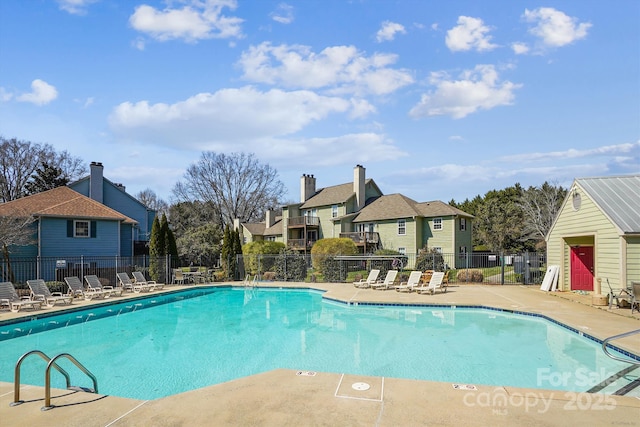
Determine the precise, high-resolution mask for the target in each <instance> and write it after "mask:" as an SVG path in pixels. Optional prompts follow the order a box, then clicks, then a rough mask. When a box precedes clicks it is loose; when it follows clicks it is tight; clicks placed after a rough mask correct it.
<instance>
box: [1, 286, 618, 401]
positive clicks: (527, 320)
mask: <svg viewBox="0 0 640 427" xmlns="http://www.w3.org/2000/svg"><path fill="white" fill-rule="evenodd" d="M0 340H1V341H0V347H1V349H2V351H0V381H7V382H12V381H13V367H14V365H15V363H16V361H17V360H18V358H19V357H20V356H21V355H22V354H24V353H26V352H27V351H29V350H33V349H38V350H41V351H43V352H45V353H46V354H48V355H49V356H50V357H52V356H54V355H56V354H59V353H63V352H65V353H70V354H72V355H73V356H75V357H76V358H77V359H78V360H79V361H80V362H81V363H82V364H83V365H85V366H86V367H87V368H88V369H89V370H90V371H92V372H93V373H94V374H95V375H96V377H97V378H98V385H99V391H100V393H102V394H110V395H115V396H122V397H130V398H136V399H155V398H159V397H163V396H167V395H171V394H176V393H180V392H184V391H187V390H192V389H196V388H200V387H204V386H207V385H211V384H216V383H221V382H224V381H228V380H232V379H235V378H239V377H243V376H247V375H253V374H256V373H260V372H266V371H269V370H272V369H276V368H288V369H295V370H310V371H322V372H338V373H343V372H344V373H352V374H363V375H374V376H385V377H398V378H410V379H420V380H433V381H447V382H455V383H472V384H487V385H511V386H516V387H531V388H545V389H559V390H572V391H586V390H588V389H589V388H591V386H593V385H595V384H596V383H597V382H599V381H601V380H603V379H605V378H606V376H608V375H610V374H613V373H615V372H619V371H620V370H621V369H623V368H625V367H627V365H625V364H621V363H618V362H616V361H614V360H611V359H609V358H607V357H606V356H605V355H604V353H603V352H602V350H601V349H600V346H599V345H598V344H597V343H595V342H593V341H591V340H589V339H587V338H585V337H583V336H580V335H578V334H575V333H572V332H570V331H568V330H566V329H565V328H563V327H561V326H558V325H556V324H554V323H552V322H549V321H546V320H544V319H541V318H536V317H530V316H521V315H515V314H511V313H507V312H501V311H495V310H486V309H460V308H458V309H455V308H428V307H391V306H362V305H360V306H353V305H351V306H348V305H345V304H339V303H335V302H331V301H327V300H323V299H322V294H321V293H320V292H316V291H305V290H277V289H251V290H244V289H234V288H209V289H206V288H204V289H203V288H199V289H197V290H187V291H183V292H179V293H174V294H171V295H167V296H151V297H149V298H146V299H144V300H138V301H129V302H123V303H118V304H114V305H109V306H107V307H101V308H99V307H94V308H92V309H90V310H84V311H78V312H73V313H70V314H65V315H59V316H54V317H46V318H41V319H37V320H33V321H30V322H23V323H18V324H12V325H6V326H0ZM60 364H61V365H62V366H63V367H64V368H65V369H66V370H67V371H68V372H70V373H71V374H72V384H74V385H81V386H87V387H89V386H91V381H90V380H89V379H88V378H86V377H84V376H83V375H82V374H81V373H80V372H79V371H77V369H75V368H73V367H72V365H71V364H69V363H67V362H66V361H64V360H63V361H62V362H61V363H60ZM44 367H45V363H44V361H43V360H42V359H40V358H38V357H35V356H32V357H30V358H28V359H27V360H26V361H25V362H24V363H23V368H22V381H21V382H22V383H23V384H34V385H43V384H44ZM52 385H53V386H54V387H60V388H64V381H63V378H62V376H61V375H60V374H58V373H57V372H55V371H52Z"/></svg>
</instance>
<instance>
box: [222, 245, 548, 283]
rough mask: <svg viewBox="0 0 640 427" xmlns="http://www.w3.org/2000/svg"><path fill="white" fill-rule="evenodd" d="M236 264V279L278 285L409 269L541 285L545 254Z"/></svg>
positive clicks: (257, 258) (289, 258) (277, 259)
mask: <svg viewBox="0 0 640 427" xmlns="http://www.w3.org/2000/svg"><path fill="white" fill-rule="evenodd" d="M235 264H236V265H237V271H236V272H235V275H234V278H235V279H236V280H242V279H243V278H246V277H247V276H248V277H249V278H251V279H252V280H253V278H256V277H257V278H259V279H261V280H279V281H311V282H313V281H322V282H350V281H352V280H353V279H355V278H357V277H362V276H365V277H366V275H367V274H368V272H369V271H370V270H371V269H379V270H381V275H383V274H386V271H388V270H391V269H393V270H398V271H399V272H400V277H402V275H403V274H406V275H408V274H409V273H408V272H410V271H412V270H421V271H425V270H434V271H446V272H447V277H448V280H449V282H450V283H456V282H459V283H487V284H501V285H511V284H527V285H532V284H540V283H542V279H543V277H544V273H545V271H546V255H545V253H541V252H524V253H517V254H503V253H501V254H495V253H484V252H483V253H470V254H445V253H438V254H431V253H430V254H426V255H397V256H394V255H385V256H363V255H361V256H323V257H321V256H313V255H309V254H300V255H297V254H283V255H237V258H236V262H235ZM302 266H304V270H305V271H304V272H303V271H302V269H303V268H302ZM453 266H456V267H453ZM291 270H293V271H291ZM405 272H406V273H405ZM381 277H382V276H381Z"/></svg>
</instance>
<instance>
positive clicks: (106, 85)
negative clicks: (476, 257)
mask: <svg viewBox="0 0 640 427" xmlns="http://www.w3.org/2000/svg"><path fill="white" fill-rule="evenodd" d="M638 22H640V2H638V1H636V0H615V1H611V2H605V1H602V0H574V1H555V0H551V1H546V2H538V1H516V0H514V1H503V0H485V1H462V0H461V1H445V0H441V1H427V0H399V1H392V0H375V1H374V0H352V1H347V0H322V1H320V0H317V1H316V0H304V1H302V0H297V1H270V0H244V1H243V0H183V1H179V0H175V1H144V0H141V1H137V0H131V1H121V0H57V1H55V0H2V1H1V2H0V135H2V136H4V137H5V138H12V137H16V138H18V139H24V140H29V141H32V142H39V143H50V144H52V145H53V146H54V147H56V148H57V149H58V150H67V151H69V152H70V153H71V154H72V155H74V156H78V157H80V158H82V159H84V160H85V161H86V162H87V165H88V164H89V163H90V162H91V161H98V162H102V163H103V164H104V166H105V170H104V174H105V177H107V178H108V179H110V180H112V181H114V182H121V183H123V184H124V185H125V186H126V188H127V191H128V192H129V193H131V194H136V193H137V192H139V191H141V190H143V189H146V188H150V189H152V190H153V191H155V192H156V193H157V194H158V195H159V196H160V197H162V198H164V199H165V200H167V201H170V199H171V196H170V195H171V189H172V188H173V186H174V184H175V183H176V182H178V181H179V180H181V179H182V176H183V173H184V171H185V169H186V168H187V167H188V166H189V165H190V164H192V163H194V162H196V161H197V160H198V158H199V157H200V154H201V153H202V151H209V150H210V151H215V152H219V153H231V152H241V151H242V152H247V153H254V154H255V155H256V156H257V157H258V158H259V159H260V161H262V162H264V163H268V164H269V165H271V166H272V167H274V168H276V169H277V170H278V172H279V177H280V179H281V180H282V181H283V182H284V184H285V185H286V186H287V188H288V190H289V194H288V196H287V200H286V201H291V202H296V201H298V200H299V197H300V196H299V194H300V190H299V185H300V176H301V175H302V174H313V175H315V177H316V179H317V185H318V187H325V186H330V185H336V184H341V183H344V182H349V181H351V180H352V179H353V167H354V166H355V165H356V164H362V165H364V166H365V168H366V175H367V177H368V178H373V179H374V180H375V181H376V183H377V184H378V186H379V187H380V189H381V190H382V191H383V192H384V193H385V194H392V193H402V194H404V195H406V196H408V197H411V198H413V199H415V200H417V201H419V202H423V201H430V200H443V201H445V202H448V201H449V200H451V199H452V198H453V199H455V200H456V201H463V200H464V199H465V198H473V197H474V196H475V195H477V194H480V195H484V193H486V192H487V191H489V190H492V189H502V188H505V187H507V186H510V185H513V184H514V183H516V182H519V183H521V184H522V185H523V186H525V187H528V186H530V185H533V186H537V185H541V184H542V183H543V182H544V181H545V180H546V181H550V182H554V183H557V184H560V185H564V186H565V187H566V186H569V185H570V184H571V182H572V180H573V179H574V178H576V177H585V176H605V175H622V174H630V173H640V25H638Z"/></svg>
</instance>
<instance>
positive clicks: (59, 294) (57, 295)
mask: <svg viewBox="0 0 640 427" xmlns="http://www.w3.org/2000/svg"><path fill="white" fill-rule="evenodd" d="M51 296H52V297H61V296H64V295H62V292H52V293H51Z"/></svg>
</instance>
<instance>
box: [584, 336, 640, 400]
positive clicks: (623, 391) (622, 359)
mask: <svg viewBox="0 0 640 427" xmlns="http://www.w3.org/2000/svg"><path fill="white" fill-rule="evenodd" d="M636 334H640V329H636V330H634V331H629V332H625V333H623V334H618V335H613V336H610V337H609V338H606V339H605V340H604V341H602V351H604V354H606V355H607V356H608V357H610V358H611V359H613V360H617V361H619V362H625V363H629V364H631V365H632V366H628V367H627V368H625V369H623V370H622V371H620V372H618V373H617V374H615V375H613V376H612V377H611V378H608V379H607V380H606V381H604V382H603V383H601V384H598V385H596V386H594V387H592V388H591V389H590V390H589V392H591V393H597V392H599V391H600V390H602V389H603V388H604V387H605V386H606V384H607V383H608V382H609V381H611V380H617V379H618V378H620V377H623V376H625V375H627V374H628V373H630V372H632V371H634V370H635V369H637V368H638V367H640V361H637V360H634V359H629V358H626V357H619V356H616V355H615V354H612V353H610V352H609V349H608V348H607V344H608V343H609V341H613V340H617V339H619V338H625V337H629V336H631V335H636ZM637 387H640V378H636V379H635V380H633V381H631V382H630V383H629V384H627V385H625V386H624V387H622V388H621V389H620V390H617V391H616V392H615V393H613V394H614V395H618V396H624V395H625V394H627V393H628V392H630V391H631V390H633V389H635V388H637Z"/></svg>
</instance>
